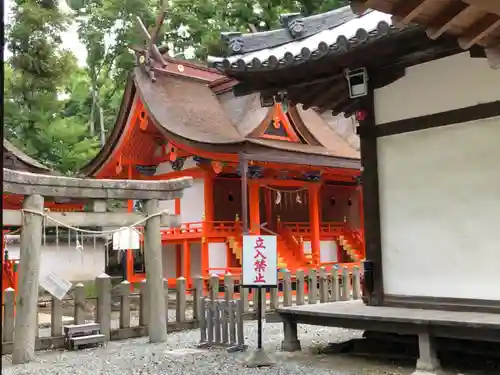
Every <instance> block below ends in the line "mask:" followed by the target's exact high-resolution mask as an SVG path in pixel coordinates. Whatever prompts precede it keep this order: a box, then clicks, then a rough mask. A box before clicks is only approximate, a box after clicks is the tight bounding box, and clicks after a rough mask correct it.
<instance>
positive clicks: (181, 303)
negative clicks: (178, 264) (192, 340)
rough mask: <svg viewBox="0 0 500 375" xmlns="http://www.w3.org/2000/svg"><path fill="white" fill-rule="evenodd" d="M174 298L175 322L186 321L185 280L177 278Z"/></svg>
mask: <svg viewBox="0 0 500 375" xmlns="http://www.w3.org/2000/svg"><path fill="white" fill-rule="evenodd" d="M175 286H176V298H175V306H176V309H175V320H176V322H178V323H180V322H185V321H186V279H185V278H184V277H179V278H178V279H177V281H176V285H175Z"/></svg>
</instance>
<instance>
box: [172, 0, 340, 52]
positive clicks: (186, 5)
mask: <svg viewBox="0 0 500 375" xmlns="http://www.w3.org/2000/svg"><path fill="white" fill-rule="evenodd" d="M347 3H348V1H347V0H326V1H322V0H173V1H172V2H171V7H170V11H169V13H168V17H169V27H170V30H171V31H170V33H169V35H168V36H169V40H170V41H171V42H172V43H173V45H174V48H175V52H176V53H182V52H185V51H186V50H187V49H194V53H195V56H196V58H197V59H199V60H203V59H205V58H206V56H207V55H216V56H217V55H222V54H224V47H223V45H222V43H221V40H220V33H221V32H224V31H239V32H243V33H248V32H252V31H253V30H257V31H266V30H272V29H275V28H278V27H280V15H282V14H285V13H302V14H303V15H304V16H310V15H313V14H318V13H323V12H326V11H328V10H332V9H337V8H339V7H341V6H344V5H347Z"/></svg>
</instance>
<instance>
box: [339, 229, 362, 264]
mask: <svg viewBox="0 0 500 375" xmlns="http://www.w3.org/2000/svg"><path fill="white" fill-rule="evenodd" d="M337 241H338V243H339V244H340V245H341V246H342V248H343V249H344V250H345V252H346V253H347V254H348V255H349V257H351V259H352V260H353V261H354V262H360V261H362V260H364V259H365V245H364V240H363V237H362V235H361V233H359V231H357V230H355V229H347V228H345V229H343V230H342V234H341V235H339V236H337Z"/></svg>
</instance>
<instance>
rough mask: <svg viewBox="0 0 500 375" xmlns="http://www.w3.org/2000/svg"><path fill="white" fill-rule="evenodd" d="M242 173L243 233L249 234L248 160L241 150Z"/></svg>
mask: <svg viewBox="0 0 500 375" xmlns="http://www.w3.org/2000/svg"><path fill="white" fill-rule="evenodd" d="M239 159H240V173H241V224H242V226H243V234H248V160H247V159H246V158H245V154H244V153H242V152H240V154H239Z"/></svg>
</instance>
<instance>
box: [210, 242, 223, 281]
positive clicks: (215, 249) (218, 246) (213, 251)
mask: <svg viewBox="0 0 500 375" xmlns="http://www.w3.org/2000/svg"><path fill="white" fill-rule="evenodd" d="M226 255H227V254H226V243H225V242H210V243H209V244H208V268H224V269H225V268H226V267H227V256H226ZM210 273H212V274H216V275H218V274H223V273H224V270H220V271H219V270H214V271H210Z"/></svg>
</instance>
